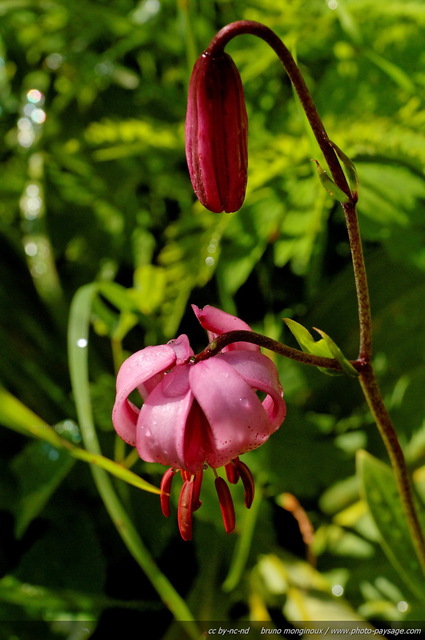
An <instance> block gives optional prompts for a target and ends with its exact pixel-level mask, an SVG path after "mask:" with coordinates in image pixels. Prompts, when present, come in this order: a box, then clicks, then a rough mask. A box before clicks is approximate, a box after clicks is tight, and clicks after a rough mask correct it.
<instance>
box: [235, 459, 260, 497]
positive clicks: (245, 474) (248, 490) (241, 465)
mask: <svg viewBox="0 0 425 640" xmlns="http://www.w3.org/2000/svg"><path fill="white" fill-rule="evenodd" d="M235 465H236V468H237V470H238V471H239V473H240V476H241V478H242V482H243V486H244V489H245V506H246V508H247V509H249V508H250V506H251V505H252V501H253V500H254V494H255V484H254V478H253V475H252V473H251V471H250V470H249V468H248V467H247V465H246V464H245V462H242V461H241V460H239V458H238V459H237V460H235Z"/></svg>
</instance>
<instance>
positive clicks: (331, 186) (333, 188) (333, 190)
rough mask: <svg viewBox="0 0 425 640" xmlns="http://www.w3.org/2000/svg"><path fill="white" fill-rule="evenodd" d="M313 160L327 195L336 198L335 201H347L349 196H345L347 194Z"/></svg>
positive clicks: (343, 202)
mask: <svg viewBox="0 0 425 640" xmlns="http://www.w3.org/2000/svg"><path fill="white" fill-rule="evenodd" d="M313 162H314V163H315V165H316V167H317V173H318V174H319V178H320V182H321V183H322V185H323V186H324V188H325V189H326V191H327V192H328V193H329V195H330V196H331V197H332V198H333V199H334V200H336V201H337V202H341V203H342V204H345V203H346V202H348V201H349V200H350V198H349V197H348V196H347V194H346V193H344V191H343V190H342V189H340V188H339V187H338V186H337V185H336V184H335V182H334V181H333V180H332V178H330V177H329V175H328V174H327V172H326V171H325V170H324V169H322V167H321V166H320V164H319V163H318V162H317V160H313Z"/></svg>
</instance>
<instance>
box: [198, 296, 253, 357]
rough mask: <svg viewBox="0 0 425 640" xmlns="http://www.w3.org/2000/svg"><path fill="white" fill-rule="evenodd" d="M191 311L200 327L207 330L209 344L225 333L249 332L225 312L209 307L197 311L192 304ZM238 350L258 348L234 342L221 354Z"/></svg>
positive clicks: (247, 328)
mask: <svg viewBox="0 0 425 640" xmlns="http://www.w3.org/2000/svg"><path fill="white" fill-rule="evenodd" d="M192 309H193V311H194V313H195V315H196V317H197V318H198V321H199V323H200V325H201V327H203V328H204V329H206V330H207V332H208V339H209V341H210V342H211V341H212V340H214V338H216V337H217V336H219V335H221V334H222V333H226V332H227V331H251V327H250V326H249V325H248V324H246V322H244V321H243V320H241V319H240V318H237V317H236V316H232V315H231V314H230V313H226V312H225V311H222V310H221V309H217V308H216V307H212V306H211V305H207V306H205V307H204V308H203V309H199V307H197V306H196V305H195V304H193V305H192ZM240 350H244V351H259V350H260V347H259V346H258V345H256V344H250V343H249V342H235V343H233V344H231V345H229V346H228V347H225V348H224V349H223V352H225V351H240Z"/></svg>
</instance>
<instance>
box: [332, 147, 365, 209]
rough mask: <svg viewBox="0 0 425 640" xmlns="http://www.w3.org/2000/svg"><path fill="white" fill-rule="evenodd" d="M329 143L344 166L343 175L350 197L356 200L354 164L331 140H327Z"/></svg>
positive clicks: (356, 183)
mask: <svg viewBox="0 0 425 640" xmlns="http://www.w3.org/2000/svg"><path fill="white" fill-rule="evenodd" d="M329 142H330V143H331V145H332V147H333V148H334V149H335V152H336V154H337V156H338V158H339V159H340V160H341V162H342V164H343V165H344V169H345V174H346V177H347V180H348V184H349V186H350V190H351V195H352V196H353V198H354V200H357V196H358V193H359V176H358V174H357V169H356V167H355V166H354V162H353V161H352V160H351V158H349V157H348V156H347V155H346V154H345V153H344V152H343V151H342V150H341V149H340V148H339V147H337V145H336V144H335V143H334V142H332V141H331V140H329Z"/></svg>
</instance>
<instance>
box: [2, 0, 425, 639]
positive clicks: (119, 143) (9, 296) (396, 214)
mask: <svg viewBox="0 0 425 640" xmlns="http://www.w3.org/2000/svg"><path fill="white" fill-rule="evenodd" d="M334 5H335V6H336V5H338V6H337V8H335V9H332V8H331V7H332V6H334ZM0 16H1V20H0V140H1V142H0V171H1V174H0V246H1V251H0V266H1V270H2V274H3V277H2V287H1V289H0V340H1V345H2V352H1V358H0V381H1V385H2V387H1V389H0V423H1V425H2V428H1V430H0V442H1V447H0V456H1V462H2V464H1V465H0V516H1V518H2V527H1V529H0V625H2V626H3V627H4V631H5V633H6V634H7V635H6V636H5V637H10V638H12V637H19V638H20V639H21V638H27V637H28V638H31V640H33V638H37V637H39V636H40V637H43V638H54V639H56V638H59V637H63V636H65V635H66V637H71V633H75V636H72V637H87V633H86V632H85V631H84V632H83V630H82V629H81V628H79V630H77V629H76V627H72V624H74V623H75V624H79V623H80V622H81V620H83V621H85V627H84V629H85V628H87V629H89V631H90V633H91V632H92V631H93V633H95V632H96V629H98V630H99V632H100V633H101V632H102V630H103V629H104V628H105V625H107V624H108V621H110V620H113V621H114V620H133V619H134V620H135V621H136V623H139V624H140V620H141V617H142V616H143V620H144V622H143V628H146V620H149V621H151V622H152V624H153V625H154V626H155V627H156V628H157V629H158V637H162V636H164V637H166V635H165V634H166V633H167V630H168V627H169V625H170V621H171V618H172V616H171V614H170V613H169V611H170V609H171V610H172V611H173V615H174V616H175V617H177V618H178V617H180V619H182V620H184V621H185V622H186V623H187V624H186V625H185V627H184V633H185V634H186V637H195V628H194V626H193V624H192V622H193V621H191V620H190V617H191V616H193V618H194V619H196V620H198V619H199V620H212V621H214V620H217V621H226V620H227V621H229V622H232V621H234V622H237V621H241V620H248V619H253V620H268V621H269V622H270V624H276V626H278V627H279V626H282V625H280V622H281V620H283V619H285V620H287V621H292V622H298V624H301V623H302V621H303V620H308V619H309V617H310V619H311V616H313V617H316V616H319V615H321V614H320V612H322V615H323V616H327V617H328V619H332V620H335V619H342V620H347V619H349V620H364V621H365V622H364V623H363V624H367V625H369V624H375V623H376V622H379V623H380V624H384V623H385V622H388V621H395V620H401V621H403V620H406V621H415V620H423V619H424V603H423V598H421V597H420V596H421V594H420V590H421V585H420V578H418V575H417V568H416V567H415V568H410V566H409V568H407V561H406V562H405V561H404V560H406V557H407V555H409V557H410V555H411V554H410V551H409V548H408V545H407V543H406V544H405V543H403V551H402V553H403V554H404V555H399V552H398V548H397V541H396V533H397V528H398V527H399V526H400V517H399V514H398V510H397V509H398V508H397V506H396V504H395V502H394V501H393V498H392V493H391V492H392V487H391V483H390V479H389V477H388V478H387V476H388V470H387V468H386V467H385V466H384V462H386V454H385V453H384V451H383V447H382V444H381V442H380V439H379V436H378V434H377V432H376V429H375V426H374V424H373V421H372V419H371V417H370V416H369V413H368V410H367V408H366V407H365V405H364V401H363V399H362V396H361V394H360V392H359V389H358V384H357V382H356V380H355V378H349V377H346V376H338V377H334V376H333V377H330V376H323V375H321V373H320V372H319V371H317V370H316V369H313V368H308V367H302V366H301V365H299V364H296V363H293V362H291V361H287V360H283V359H279V358H278V357H277V356H273V357H274V358H275V361H276V364H277V366H278V368H279V371H280V374H281V380H282V384H283V386H284V388H285V398H286V402H287V407H288V416H287V419H286V420H285V422H284V424H283V426H282V428H281V430H279V431H278V432H277V433H276V434H275V435H273V436H272V438H271V439H270V441H269V443H267V444H266V445H265V446H264V447H262V448H261V449H260V450H258V451H256V452H252V453H250V454H247V455H246V460H247V463H249V465H250V468H251V469H252V470H253V473H254V475H255V478H256V483H257V498H256V501H255V503H254V505H253V508H252V510H251V511H249V512H246V511H245V510H244V508H243V506H240V504H238V506H237V518H238V530H237V532H236V534H235V535H233V536H226V534H225V533H224V532H223V531H222V528H221V522H220V515H219V509H218V505H217V501H216V496H215V494H214V488H213V483H212V482H210V483H208V482H207V481H206V482H205V487H204V488H203V495H202V501H203V506H202V509H200V510H199V512H196V514H195V533H194V540H193V542H192V543H183V542H182V541H181V540H180V539H179V537H178V533H177V524H176V522H175V506H176V499H177V495H175V494H174V493H173V495H172V505H173V507H174V513H173V515H172V517H171V518H170V519H168V520H166V519H164V518H163V517H162V515H161V513H160V509H159V505H158V496H156V495H152V493H150V492H155V491H156V487H158V486H159V482H160V477H161V473H162V471H163V468H162V467H159V466H158V465H148V464H146V463H144V462H142V461H140V460H139V459H137V458H136V456H135V455H134V454H132V453H131V452H129V450H128V449H127V448H126V447H125V446H124V444H123V443H122V442H121V441H120V440H119V439H118V438H116V436H115V434H114V432H113V429H112V425H111V422H110V414H111V409H112V404H113V401H114V391H115V390H114V377H115V373H116V370H117V368H118V367H119V365H120V364H121V362H122V361H123V359H124V358H125V357H126V355H127V354H128V353H130V352H133V351H136V350H138V349H141V348H143V347H144V346H146V345H148V344H156V343H161V342H164V341H166V340H169V339H171V338H173V337H176V336H177V335H179V334H180V333H187V334H188V335H189V336H191V334H192V335H194V336H195V337H192V338H191V342H192V346H193V348H194V350H195V351H197V350H200V349H202V348H203V347H204V346H205V344H206V342H205V340H206V337H204V336H203V333H202V332H200V331H199V328H198V327H197V323H196V320H195V319H194V318H193V317H192V315H191V311H190V303H195V304H197V305H199V306H203V305H204V304H214V305H216V306H219V307H221V308H223V309H225V310H226V311H229V312H231V313H237V314H238V315H240V317H242V318H243V319H244V320H245V321H246V322H248V323H249V324H250V325H251V326H252V328H253V329H254V330H257V331H260V332H263V333H267V334H268V335H270V336H271V337H273V338H276V339H281V340H282V341H283V342H287V343H288V344H291V345H293V344H295V341H294V337H293V336H292V334H291V332H290V331H289V330H288V328H287V326H286V325H285V324H284V322H283V321H282V318H289V323H291V322H292V327H294V326H300V324H301V325H303V327H309V328H312V327H319V328H320V331H321V332H322V334H321V335H322V339H321V340H317V341H314V340H313V338H312V337H311V335H310V334H309V332H308V331H307V330H305V331H307V334H308V336H309V338H308V340H310V339H311V341H312V342H313V343H314V345H316V347H315V348H317V345H318V344H319V345H320V346H321V347H326V350H327V351H326V352H327V353H329V349H330V351H331V353H332V349H334V348H335V346H336V344H337V345H339V347H340V348H341V349H342V351H343V353H344V354H345V355H346V356H347V358H350V359H354V358H355V357H356V356H357V349H358V324H357V322H358V321H357V312H356V308H355V294H354V285H353V278H352V268H351V264H350V256H349V246H348V241H347V236H346V230H345V225H344V220H343V215H342V211H341V208H340V206H339V204H338V203H336V202H334V201H333V200H332V199H331V198H330V197H329V196H328V195H327V194H326V192H325V191H324V190H323V188H322V186H321V184H320V181H319V179H318V177H317V173H316V168H315V166H314V164H313V163H312V162H311V158H317V159H318V161H319V162H320V163H321V164H323V162H324V161H323V160H322V158H321V154H320V150H319V149H318V146H317V144H316V142H315V141H314V139H313V138H312V136H311V134H310V132H309V130H308V127H307V123H306V119H305V116H304V114H303V112H302V110H301V108H300V106H299V104H298V102H297V100H296V98H295V97H294V95H293V92H292V89H291V87H290V84H289V82H288V80H287V78H286V77H285V74H284V72H283V70H282V68H281V66H280V64H279V63H278V61H277V60H276V59H275V57H274V54H273V53H272V52H271V51H270V50H269V49H268V48H267V46H266V45H265V44H264V42H262V41H260V40H256V39H254V38H253V37H252V36H243V37H240V38H238V39H236V40H234V41H232V42H231V43H230V44H229V45H228V51H229V53H231V54H232V56H233V57H234V60H235V62H236V64H237V66H238V68H239V69H240V72H241V75H242V79H243V83H244V88H245V94H246V100H247V109H248V115H249V126H250V133H249V152H250V161H249V162H250V164H249V181H248V190H247V198H246V202H245V204H244V206H243V208H242V210H241V211H240V212H239V213H237V214H231V215H218V214H211V213H209V212H206V211H204V210H203V208H202V207H201V205H199V203H197V202H195V199H194V196H193V194H192V190H191V185H190V181H189V178H188V174H187V169H186V164H185V158H184V139H183V129H184V127H183V124H184V116H185V98H186V90H187V83H188V78H189V74H190V70H191V66H192V64H193V62H194V59H195V57H196V56H197V55H199V54H200V53H201V52H202V50H203V49H205V48H206V46H207V45H208V43H209V41H210V39H211V38H212V37H213V35H214V34H215V32H216V31H217V30H218V29H219V28H220V27H222V26H223V25H224V24H226V23H228V22H231V21H234V20H237V19H243V18H244V19H252V20H258V21H260V22H263V23H265V24H267V25H268V26H270V27H271V28H273V29H274V30H275V31H276V32H277V33H278V35H280V36H281V37H282V38H283V39H284V41H285V43H286V44H287V46H288V47H289V48H290V49H291V51H292V52H293V54H294V55H295V57H296V58H297V60H298V62H299V65H300V68H301V70H302V72H303V73H304V75H305V79H306V82H307V84H308V86H309V88H310V90H311V93H312V95H313V98H314V100H315V102H316V104H317V107H318V110H319V113H320V114H321V116H322V117H323V120H324V124H325V126H326V129H327V131H328V133H329V136H330V138H331V139H332V140H334V141H335V144H337V145H338V150H339V148H340V149H342V150H343V153H344V154H347V156H348V157H349V158H351V160H352V161H353V162H354V164H355V167H356V169H357V173H358V180H359V184H358V194H359V204H358V208H359V215H360V226H361V231H362V236H363V239H364V248H365V256H366V263H367V268H368V275H369V279H370V289H371V300H372V312H373V322H374V343H375V365H376V369H377V372H378V375H379V379H380V383H381V385H382V389H383V392H384V396H385V400H386V402H387V406H388V408H389V409H390V412H391V414H392V416H393V418H394V422H395V424H396V427H397V431H398V435H399V437H400V440H401V443H402V445H403V448H404V449H405V451H406V456H407V459H408V463H409V467H410V470H411V472H412V476H413V479H414V482H415V486H416V489H417V492H418V495H419V498H418V500H421V499H422V500H424V499H425V435H424V432H425V423H424V415H425V401H424V395H423V387H424V381H425V359H424V354H425V344H424V341H425V340H424V335H425V334H424V332H423V317H424V314H425V297H424V292H423V280H424V272H425V248H424V247H425V206H424V203H425V178H424V173H423V167H424V164H425V115H424V114H425V109H424V102H423V98H422V96H423V92H424V85H425V74H424V65H425V59H424V55H423V29H424V27H425V7H424V6H423V3H421V2H417V1H413V0H407V1H405V2H399V1H397V0H388V1H387V2H375V1H374V0H339V2H338V3H327V2H326V1H325V0H291V1H288V2H285V3H279V2H275V0H251V1H250V2H249V3H246V2H242V0H235V1H234V2H231V3H230V2H227V1H225V0H222V1H220V2H210V1H209V0H205V1H204V0H202V2H193V1H192V2H190V1H189V2H184V1H180V0H178V1H177V2H174V1H173V0H158V1H156V0H140V1H139V2H133V1H132V0H113V1H112V2H104V1H102V0H75V1H73V2H66V1H65V0H52V1H51V2H48V3H46V2H32V1H30V0H22V1H19V2H10V1H8V0H0ZM335 148H337V147H335ZM341 153H342V152H341ZM340 157H345V156H340ZM346 171H347V172H350V171H351V173H350V177H351V183H352V185H353V186H352V188H353V189H354V186H355V189H357V178H356V177H355V176H354V174H353V172H352V171H353V170H352V167H351V165H348V166H347V169H346ZM72 301H74V302H73V303H72ZM71 303H72V308H71ZM70 312H71V318H72V322H71V326H70V328H69V330H70V333H69V339H70V345H71V351H70V361H69V360H68V353H67V332H68V321H69V317H70ZM295 323H297V325H296V324H295ZM325 332H326V333H325ZM295 335H296V337H298V338H299V332H298V335H297V333H295ZM325 336H326V337H325ZM328 336H332V341H331V342H329V340H330V339H329V337H328ZM80 339H82V340H87V341H88V342H87V343H80V345H81V344H82V345H83V346H76V341H78V340H80ZM333 340H335V343H334V342H333ZM309 344H310V343H309ZM84 345H85V346H84ZM310 347H311V344H310ZM341 357H342V356H341ZM344 362H345V359H344ZM69 368H70V370H69ZM70 372H71V376H70ZM93 434H94V435H93ZM81 437H82V438H83V440H80V438H81ZM359 449H366V450H367V451H368V452H370V454H371V456H373V458H372V457H368V458H363V463H362V465H361V473H360V474H359V477H357V476H356V465H355V458H356V452H357V451H358V450H359ZM91 471H92V472H93V473H90V472H91ZM361 483H364V485H365V486H366V492H364V491H363V490H361V486H363V485H362V484H361ZM370 484H374V490H371V489H370ZM363 488H364V487H363ZM236 489H237V488H236ZM148 491H150V492H148ZM286 493H289V494H292V495H294V496H295V497H296V499H297V501H298V503H299V504H300V505H301V507H302V510H303V512H304V514H306V517H307V520H308V521H309V522H310V523H311V526H312V527H313V529H314V531H315V535H314V539H313V542H312V543H309V544H308V545H307V544H306V540H305V539H303V537H302V534H301V533H300V524H301V523H302V522H305V521H304V520H302V519H301V520H300V519H299V517H300V515H299V514H300V513H301V512H298V511H290V510H288V509H287V508H285V506H284V505H285V503H284V502H283V499H282V495H283V494H286ZM112 499H113V508H112V509H109V508H108V509H107V508H105V505H106V504H109V505H110V504H111V502H109V503H108V500H109V501H110V500H112ZM382 500H384V503H385V504H386V505H387V506H386V507H385V509H384V508H383V506H382V504H383V503H382ZM235 501H236V502H238V500H237V499H236V500H235ZM242 501H243V498H242V496H240V499H239V503H242ZM368 507H369V508H370V510H371V512H372V515H373V520H372V519H371V517H370V514H369V513H368ZM387 507H388V509H387ZM390 507H391V509H390ZM384 512H385V513H384ZM386 517H391V518H392V521H391V522H392V526H391V532H390V533H388V528H386V526H385V522H386V520H385V518H386ZM301 530H302V527H301ZM117 531H118V533H119V535H118V534H117ZM400 535H401V536H402V538H403V540H404V537H405V533H404V532H403V531H402V532H401V534H400ZM388 548H389V549H390V553H389V556H390V557H391V558H392V560H394V556H396V557H397V559H398V564H397V562H395V563H392V561H391V560H388V557H387V555H386V552H387V551H388ZM400 563H402V564H403V565H404V569H405V571H409V580H410V581H411V582H412V584H413V581H414V582H415V585H416V586H415V587H414V593H411V589H410V587H409V585H406V580H405V575H404V573H405V572H403V571H401V570H400V566H399V565H400ZM313 565H315V566H313ZM412 576H415V577H414V578H413V577H412ZM134 585H137V586H134ZM152 585H153V586H152ZM341 589H342V591H341ZM342 592H343V596H341V595H339V594H341V593H342ZM175 594H178V598H176V597H175ZM170 602H173V603H174V604H173V605H171V606H167V604H165V603H170ZM403 603H407V610H406V611H405V610H404V605H403ZM173 607H174V609H173ZM329 616H332V617H329ZM60 620H66V621H67V623H68V625H69V626H68V627H67V628H66V629H65V627H63V628H62V629H61V628H60V625H59V624H58V621H60ZM19 621H22V623H21V624H18V623H19ZM25 621H38V622H39V623H40V625H41V626H40V629H38V630H37V629H36V628H32V629H31V630H30V629H29V628H28V629H27V628H26V627H25ZM28 624H29V622H28ZM128 624H130V622H129V623H128ZM64 629H65V631H64ZM2 630H3V629H2ZM77 631H78V633H79V634H80V635H79V636H78V635H77ZM180 632H183V631H182V629H180V628H179V629H177V630H174V631H173V629H171V631H170V630H169V631H168V636H167V637H168V638H172V634H173V633H175V635H177V634H178V633H180ZM31 634H32V635H31ZM84 634H85V635H84ZM94 637H95V636H94ZM180 637H181V636H180Z"/></svg>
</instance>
